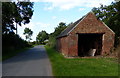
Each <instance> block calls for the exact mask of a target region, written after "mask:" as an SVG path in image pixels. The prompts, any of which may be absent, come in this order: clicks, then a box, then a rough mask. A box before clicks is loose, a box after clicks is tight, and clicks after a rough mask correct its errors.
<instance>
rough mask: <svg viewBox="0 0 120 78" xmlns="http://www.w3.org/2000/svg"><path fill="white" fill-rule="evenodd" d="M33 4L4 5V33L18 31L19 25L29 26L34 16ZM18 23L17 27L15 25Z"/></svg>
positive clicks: (8, 3)
mask: <svg viewBox="0 0 120 78" xmlns="http://www.w3.org/2000/svg"><path fill="white" fill-rule="evenodd" d="M32 8H33V2H17V3H15V2H3V3H2V33H3V34H5V33H7V34H8V33H9V32H13V30H17V24H18V25H20V26H21V24H22V23H23V24H27V23H29V22H30V19H31V17H32V15H33V9H32ZM14 23H16V27H15V24H14Z"/></svg>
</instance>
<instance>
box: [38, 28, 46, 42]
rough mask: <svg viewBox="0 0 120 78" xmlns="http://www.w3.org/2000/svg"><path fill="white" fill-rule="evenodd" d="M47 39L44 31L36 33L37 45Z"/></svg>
mask: <svg viewBox="0 0 120 78" xmlns="http://www.w3.org/2000/svg"><path fill="white" fill-rule="evenodd" d="M46 39H48V33H47V32H46V31H43V30H42V31H41V32H39V33H38V35H37V37H36V41H37V43H41V44H42V43H44V41H45V40H46Z"/></svg>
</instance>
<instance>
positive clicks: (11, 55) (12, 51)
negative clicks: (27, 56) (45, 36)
mask: <svg viewBox="0 0 120 78" xmlns="http://www.w3.org/2000/svg"><path fill="white" fill-rule="evenodd" d="M32 47H34V46H31V47H26V48H22V49H19V50H11V49H9V50H6V51H8V52H6V53H7V54H5V55H3V56H2V61H4V60H6V59H9V58H11V57H13V56H15V55H17V54H18V53H20V52H24V51H26V50H28V49H29V48H32Z"/></svg>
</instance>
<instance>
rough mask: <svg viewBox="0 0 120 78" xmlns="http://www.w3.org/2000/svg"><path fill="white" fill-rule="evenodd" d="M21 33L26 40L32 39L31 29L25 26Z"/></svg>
mask: <svg viewBox="0 0 120 78" xmlns="http://www.w3.org/2000/svg"><path fill="white" fill-rule="evenodd" d="M23 34H24V35H25V37H26V40H27V39H28V41H30V40H32V39H31V36H32V34H33V31H32V30H31V29H29V28H25V29H24V33H23Z"/></svg>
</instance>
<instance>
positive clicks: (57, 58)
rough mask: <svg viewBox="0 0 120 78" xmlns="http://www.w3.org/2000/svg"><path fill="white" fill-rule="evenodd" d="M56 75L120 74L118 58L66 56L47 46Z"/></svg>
mask: <svg viewBox="0 0 120 78" xmlns="http://www.w3.org/2000/svg"><path fill="white" fill-rule="evenodd" d="M45 48H46V50H47V53H48V56H49V58H50V61H51V64H52V71H53V75H54V76H118V62H116V58H105V57H104V58H102V57H101V58H72V59H67V58H64V57H63V55H61V54H60V53H58V52H57V51H56V50H54V49H52V48H50V47H48V46H45Z"/></svg>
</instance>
